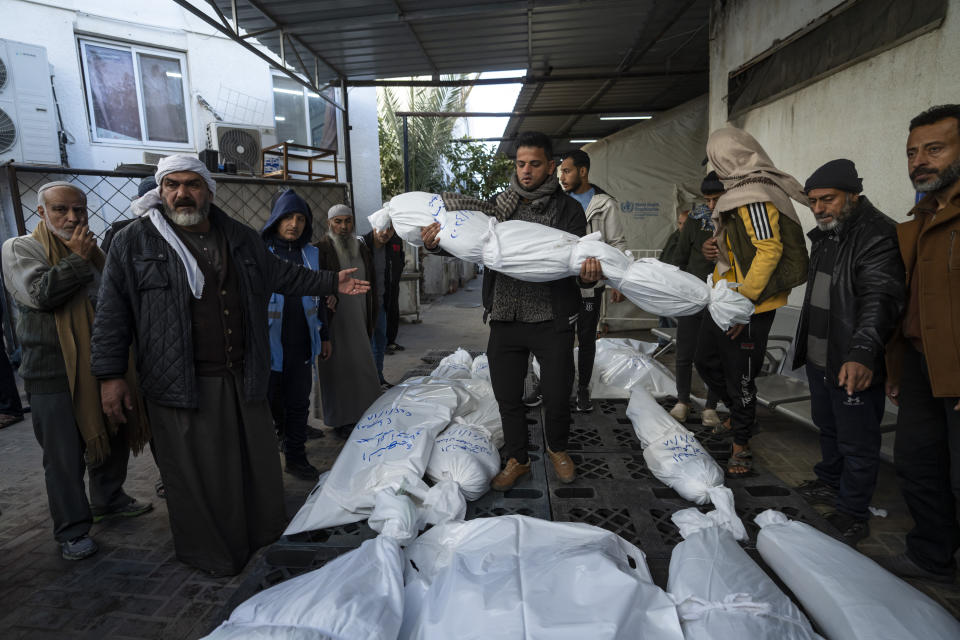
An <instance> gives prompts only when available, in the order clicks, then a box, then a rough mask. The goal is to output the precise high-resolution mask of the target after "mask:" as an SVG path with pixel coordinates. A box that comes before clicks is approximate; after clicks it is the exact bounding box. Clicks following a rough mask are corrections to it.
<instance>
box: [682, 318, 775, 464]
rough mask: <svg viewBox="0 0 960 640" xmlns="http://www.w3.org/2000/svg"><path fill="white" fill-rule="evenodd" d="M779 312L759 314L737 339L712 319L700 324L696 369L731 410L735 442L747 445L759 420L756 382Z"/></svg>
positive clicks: (731, 424)
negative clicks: (776, 315)
mask: <svg viewBox="0 0 960 640" xmlns="http://www.w3.org/2000/svg"><path fill="white" fill-rule="evenodd" d="M775 314H776V310H773V311H764V312H763V313H755V314H754V315H752V316H750V324H748V325H747V326H746V327H744V329H743V331H741V332H740V335H738V336H737V337H736V338H734V339H732V340H731V339H730V338H729V337H728V336H727V334H726V333H725V332H724V331H723V330H722V329H721V328H720V327H718V326H717V323H716V322H714V321H713V320H712V319H709V318H707V319H705V320H704V322H703V323H702V324H701V325H700V340H699V342H698V344H697V353H696V367H697V372H698V373H699V374H700V377H701V378H702V379H703V381H704V382H705V383H706V385H707V388H709V389H710V390H711V391H713V392H714V393H716V394H717V395H718V396H720V398H721V399H722V400H723V403H724V404H725V405H727V407H728V408H729V409H730V426H731V427H732V428H733V441H734V442H735V443H736V444H738V445H740V446H746V445H747V444H748V443H749V442H750V436H751V434H752V433H753V427H754V423H755V422H756V421H757V385H756V384H755V383H754V379H755V378H756V377H757V373H759V371H760V367H761V366H763V353H764V352H765V351H766V350H767V336H769V335H770V327H771V326H772V325H773V317H774V315H775Z"/></svg>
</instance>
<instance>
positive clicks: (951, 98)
mask: <svg viewBox="0 0 960 640" xmlns="http://www.w3.org/2000/svg"><path fill="white" fill-rule="evenodd" d="M839 4H841V2H840V0H804V2H796V1H794V0H727V1H726V2H720V1H715V2H714V6H713V17H712V20H713V23H712V24H711V38H710V129H711V130H713V129H716V128H719V127H722V126H723V125H724V124H725V123H726V121H727V103H726V93H727V78H728V74H729V72H730V71H731V70H733V69H736V68H737V67H739V66H740V65H742V64H743V63H745V62H747V61H748V60H750V59H751V58H753V57H754V56H756V55H757V54H759V53H762V52H763V51H765V50H766V49H768V48H769V47H770V46H771V45H772V44H773V43H774V42H775V41H777V40H780V39H783V38H784V37H786V36H789V35H790V34H791V33H793V32H795V31H796V30H798V29H800V28H802V27H804V26H806V25H807V24H809V23H810V22H811V21H812V20H815V19H816V18H818V17H819V16H821V15H823V14H824V13H826V12H827V11H829V10H830V9H832V8H834V7H835V6H837V5H839ZM957 42H960V0H950V3H949V7H948V9H947V16H946V19H945V21H944V22H943V24H942V25H941V27H940V28H939V29H937V30H935V31H933V32H930V33H927V34H925V35H922V36H919V37H917V38H914V39H912V40H910V41H908V42H906V43H903V44H901V45H899V46H897V47H895V48H893V49H889V50H887V51H884V52H883V53H880V54H878V55H876V56H873V57H872V58H869V59H867V60H865V61H863V62H860V63H858V64H856V65H853V66H851V67H848V68H847V69H844V70H843V71H840V72H838V73H835V74H833V75H831V76H828V77H827V78H824V79H822V80H820V81H818V82H816V83H814V84H812V85H810V86H807V87H805V88H803V89H800V90H799V91H796V92H793V93H790V94H788V95H786V96H784V97H782V98H780V99H778V100H776V101H775V102H772V103H770V104H767V105H764V106H762V107H758V108H755V109H752V110H750V111H748V112H747V113H746V114H744V115H742V116H741V117H739V118H737V119H736V120H734V121H732V122H731V124H733V125H735V126H738V127H742V128H744V129H746V130H747V131H749V132H750V133H751V134H753V135H754V136H755V137H756V138H757V139H758V140H759V141H760V143H761V144H763V146H764V148H765V149H766V150H767V152H768V153H769V154H770V157H771V158H772V159H773V161H774V162H775V163H776V164H777V166H778V167H779V168H781V169H783V170H785V171H788V172H790V173H792V174H793V175H794V176H795V177H796V178H797V179H798V180H800V182H801V183H802V182H803V181H804V180H805V179H806V178H807V177H808V176H809V175H810V174H811V173H812V172H813V171H814V170H815V169H816V168H817V167H819V166H820V165H822V164H823V163H824V162H827V161H828V160H832V159H834V158H839V157H846V158H849V159H851V160H853V161H854V162H855V163H856V165H857V169H858V171H859V173H860V176H861V177H862V178H863V184H864V193H865V194H866V195H867V196H868V197H869V198H870V200H871V201H872V202H873V203H874V204H875V205H876V206H877V207H878V208H879V209H881V210H882V211H884V212H885V213H887V214H888V215H890V216H891V217H892V218H895V219H898V220H903V219H904V218H905V216H906V212H907V211H909V209H910V207H911V206H912V204H913V200H914V192H913V189H912V187H911V184H910V180H909V179H908V177H907V166H906V154H905V147H906V140H907V126H908V123H909V121H910V119H911V118H912V117H914V116H915V115H917V114H918V113H920V112H921V111H923V110H924V109H927V108H928V107H931V106H934V105H938V104H944V103H949V102H954V103H955V102H958V101H960V94H958V92H957V87H958V86H960V46H957ZM799 213H800V216H801V220H802V221H803V223H804V227H805V230H809V229H810V228H812V226H813V214H812V213H810V211H809V210H808V209H806V208H801V210H800V211H799Z"/></svg>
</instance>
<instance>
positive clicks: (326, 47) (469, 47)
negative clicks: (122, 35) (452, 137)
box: [192, 0, 710, 152]
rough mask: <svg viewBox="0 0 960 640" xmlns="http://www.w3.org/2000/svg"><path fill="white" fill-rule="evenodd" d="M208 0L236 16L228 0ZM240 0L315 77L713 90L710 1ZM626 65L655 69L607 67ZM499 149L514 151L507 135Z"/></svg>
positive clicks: (622, 103)
mask: <svg viewBox="0 0 960 640" xmlns="http://www.w3.org/2000/svg"><path fill="white" fill-rule="evenodd" d="M208 1H209V2H210V3H211V4H214V5H216V6H217V7H218V8H219V9H220V10H221V11H222V12H223V14H224V15H226V16H227V17H228V18H231V17H232V2H231V0H208ZM192 2H193V3H194V4H195V5H197V6H200V5H202V4H203V3H202V2H201V0H192ZM236 8H237V16H238V20H239V24H240V27H241V29H243V30H245V31H246V32H247V33H248V34H250V33H254V34H258V35H257V36H256V38H257V40H259V42H260V43H262V44H263V45H265V46H266V47H267V48H269V49H270V50H272V51H273V52H274V53H277V54H279V53H280V50H281V47H280V34H281V29H282V32H283V34H284V37H285V41H284V48H283V49H284V54H285V59H286V61H287V63H288V64H290V65H292V66H293V67H294V68H296V69H297V70H298V71H300V72H302V73H304V74H305V75H307V76H308V77H310V78H314V72H315V69H316V72H317V76H318V79H319V81H320V83H325V82H331V81H336V80H338V79H339V78H347V79H348V80H356V79H382V78H395V77H407V76H431V75H439V74H444V75H446V74H461V73H474V72H481V71H501V70H508V69H527V71H528V73H530V74H533V75H542V74H549V75H565V74H572V73H580V74H583V73H584V72H585V71H586V72H591V73H596V74H598V75H602V76H603V78H602V79H596V80H578V81H571V82H554V83H530V84H526V85H525V86H524V87H523V89H522V90H521V92H520V95H519V97H518V99H517V102H516V105H515V106H514V107H513V110H545V109H552V110H556V109H564V110H569V111H571V112H575V111H580V110H588V109H603V110H609V111H610V112H611V113H625V112H638V111H660V110H665V109H669V108H671V107H673V106H676V105H678V104H680V103H682V102H684V101H686V100H689V99H690V98H692V97H695V96H697V95H700V94H702V93H704V92H706V91H707V76H708V73H707V72H708V68H709V65H708V52H707V35H708V23H709V8H710V2H709V0H594V1H589V0H512V1H505V0H501V1H487V2H485V1H482V0H352V1H347V0H316V1H315V0H236ZM271 29H272V30H271ZM298 54H299V56H300V57H299V58H298V57H297V56H298ZM301 60H302V63H301ZM623 72H648V73H651V74H658V75H657V77H643V78H638V77H611V74H616V73H623ZM503 110H504V111H507V110H510V109H509V106H508V105H504V109H503ZM630 124H633V122H631V121H624V120H621V121H601V120H599V118H598V116H597V115H579V116H578V115H571V116H569V117H520V116H517V117H513V118H511V119H510V123H509V124H508V126H507V130H506V132H505V134H504V135H505V136H506V137H511V136H515V135H516V133H517V132H518V131H521V130H525V129H539V130H542V131H544V132H545V133H547V134H549V135H553V136H558V140H557V142H559V144H557V151H558V152H562V151H564V150H566V149H567V148H572V147H576V146H579V145H572V147H571V145H570V144H569V143H566V142H564V141H565V140H567V139H569V138H574V139H576V138H584V137H587V138H594V137H597V136H600V135H607V134H609V133H612V132H614V131H617V130H619V129H621V128H623V127H625V126H629V125H630ZM502 148H503V149H504V150H505V151H508V152H511V151H512V148H511V146H510V144H509V143H505V144H503V145H502Z"/></svg>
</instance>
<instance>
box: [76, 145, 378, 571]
mask: <svg viewBox="0 0 960 640" xmlns="http://www.w3.org/2000/svg"><path fill="white" fill-rule="evenodd" d="M156 178H157V183H158V185H159V186H158V187H157V189H155V190H153V191H149V192H147V193H146V194H145V195H144V196H143V197H142V198H140V199H139V200H137V201H136V202H135V203H134V205H133V209H134V212H135V213H137V214H139V215H140V217H139V218H138V219H137V220H136V221H135V222H133V223H132V224H130V225H128V226H127V227H125V228H124V229H123V230H122V231H120V232H119V233H118V234H117V235H116V237H115V239H114V241H113V246H112V247H111V249H110V254H109V256H108V257H107V264H106V268H105V270H104V273H103V282H102V285H101V289H100V306H99V308H98V313H97V316H96V318H95V320H94V326H93V347H92V358H91V369H92V371H93V374H94V375H95V376H96V377H97V378H98V379H99V380H100V381H101V387H100V388H101V400H102V404H103V410H104V413H106V415H107V417H108V418H110V419H111V420H113V421H115V422H125V421H126V420H127V418H128V417H129V411H130V410H131V408H132V406H131V403H130V401H129V397H130V393H129V387H128V386H127V384H126V383H125V382H124V380H123V378H122V376H123V374H124V373H125V371H126V368H127V351H128V349H129V346H130V344H131V342H135V343H136V345H137V374H138V375H139V383H140V388H141V390H142V391H143V394H144V396H145V397H146V400H147V413H148V416H149V419H150V426H151V429H152V432H153V445H154V446H155V447H156V449H157V462H158V464H159V467H160V475H161V477H162V478H163V483H164V486H165V488H166V492H167V509H168V511H169V516H170V528H171V530H172V532H173V543H174V549H175V550H176V554H177V557H178V558H179V559H180V560H181V561H182V562H185V563H186V564H189V565H192V566H195V567H198V568H200V569H203V570H206V571H208V572H209V573H211V574H214V575H234V574H237V573H239V572H240V571H241V570H242V569H243V567H244V565H246V563H247V560H249V558H250V556H251V555H252V553H253V552H254V551H255V550H256V549H257V548H259V547H261V546H263V545H266V544H268V543H270V542H272V541H273V540H275V539H276V538H277V537H279V535H280V533H281V532H282V531H283V528H284V526H285V523H286V513H285V510H284V499H283V479H282V476H281V473H280V459H279V455H278V452H277V443H276V438H275V436H274V431H273V422H272V419H271V415H270V409H269V407H268V404H267V386H268V380H269V375H270V348H269V338H268V334H267V304H268V302H269V299H270V295H271V293H272V292H274V291H276V292H278V293H281V294H283V295H290V296H305V295H311V296H321V295H327V294H331V293H334V292H339V293H341V294H346V295H345V296H344V297H345V298H347V297H349V296H351V295H360V294H363V293H365V292H366V291H367V290H368V289H369V284H368V283H367V282H364V281H361V280H357V279H355V278H353V277H352V276H351V272H350V271H349V270H348V271H343V272H341V273H339V274H338V273H335V272H329V271H312V270H310V269H306V268H303V267H300V266H297V265H295V264H293V263H291V262H286V261H283V260H280V259H279V258H277V257H276V256H274V255H273V254H271V253H270V252H269V251H268V250H267V248H266V246H265V245H264V244H263V241H262V240H261V239H260V237H259V236H258V234H257V232H256V231H254V230H253V229H251V228H249V227H247V226H246V225H243V224H241V223H239V222H237V221H235V220H232V219H230V218H229V217H228V216H227V215H226V214H225V213H224V212H223V211H221V210H220V209H219V208H217V207H216V206H214V205H213V204H212V203H213V198H214V194H215V192H216V183H215V182H214V181H213V179H212V178H211V177H210V173H209V172H208V171H207V169H206V167H205V166H204V165H203V164H201V163H200V162H199V161H198V160H197V159H196V157H195V156H187V155H174V156H168V157H166V158H164V159H162V160H161V161H160V163H159V164H158V166H157V174H156Z"/></svg>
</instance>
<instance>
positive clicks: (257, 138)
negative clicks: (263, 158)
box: [207, 122, 277, 173]
mask: <svg viewBox="0 0 960 640" xmlns="http://www.w3.org/2000/svg"><path fill="white" fill-rule="evenodd" d="M276 142H277V134H276V132H275V130H274V129H272V128H271V127H258V126H254V125H244V124H229V123H226V122H211V123H209V124H208V125H207V148H208V149H214V150H215V151H217V152H218V153H219V154H220V164H221V165H224V164H227V163H228V162H232V163H233V164H235V165H237V170H238V171H243V172H250V173H260V170H261V169H260V151H261V149H263V147H264V145H266V146H269V145H272V144H276Z"/></svg>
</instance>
